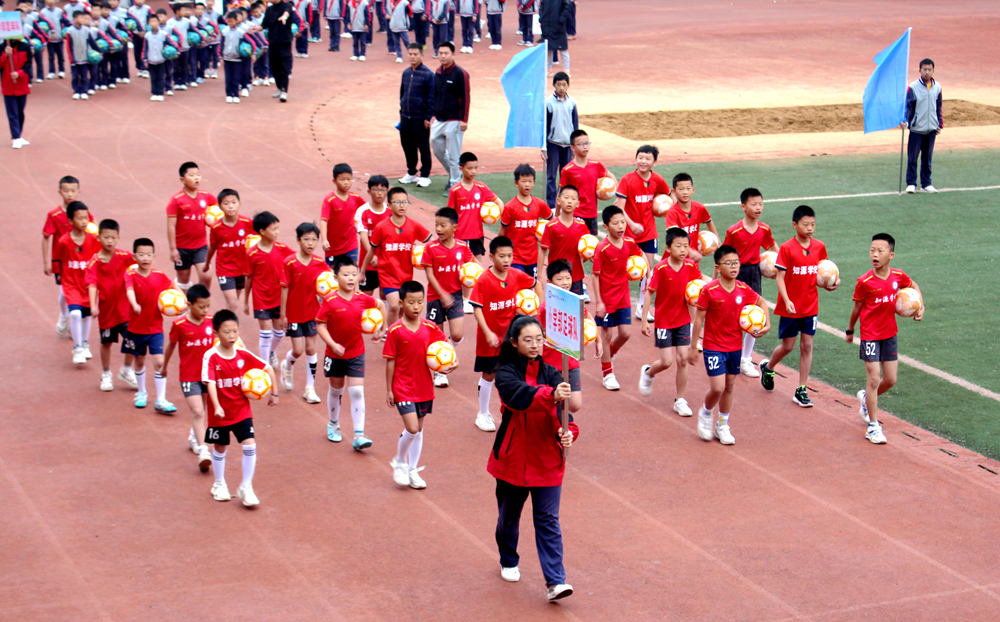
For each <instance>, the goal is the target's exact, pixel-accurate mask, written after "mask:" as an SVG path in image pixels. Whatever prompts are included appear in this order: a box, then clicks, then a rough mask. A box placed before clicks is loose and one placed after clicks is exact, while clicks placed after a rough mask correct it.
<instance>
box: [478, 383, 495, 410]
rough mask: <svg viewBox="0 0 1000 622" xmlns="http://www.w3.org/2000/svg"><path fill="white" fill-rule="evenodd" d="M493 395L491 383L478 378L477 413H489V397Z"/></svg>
mask: <svg viewBox="0 0 1000 622" xmlns="http://www.w3.org/2000/svg"><path fill="white" fill-rule="evenodd" d="M492 394H493V383H492V382H490V381H488V380H486V379H484V378H482V377H480V378H479V412H481V413H488V412H490V396H491V395H492Z"/></svg>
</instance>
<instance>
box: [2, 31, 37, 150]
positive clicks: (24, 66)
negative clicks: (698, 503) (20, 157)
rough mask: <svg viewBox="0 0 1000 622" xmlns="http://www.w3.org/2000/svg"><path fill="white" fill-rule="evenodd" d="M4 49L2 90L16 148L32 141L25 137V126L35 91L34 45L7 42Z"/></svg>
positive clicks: (25, 42) (11, 135) (4, 42)
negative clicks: (23, 132)
mask: <svg viewBox="0 0 1000 622" xmlns="http://www.w3.org/2000/svg"><path fill="white" fill-rule="evenodd" d="M2 44H3V47H2V48H0V50H3V51H2V52H0V91H2V92H3V103H4V106H5V107H6V108H7V122H8V123H9V124H10V137H11V139H12V140H13V141H14V144H13V145H11V146H12V147H14V149H20V148H21V147H24V146H25V145H27V144H28V141H26V140H24V139H23V138H21V130H22V129H23V128H24V106H25V104H27V103H28V93H30V92H31V44H30V43H28V42H27V41H24V40H21V41H14V40H10V41H3V42H2Z"/></svg>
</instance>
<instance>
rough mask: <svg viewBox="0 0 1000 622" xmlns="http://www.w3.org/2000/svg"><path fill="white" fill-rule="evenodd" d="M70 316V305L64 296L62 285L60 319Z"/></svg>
mask: <svg viewBox="0 0 1000 622" xmlns="http://www.w3.org/2000/svg"><path fill="white" fill-rule="evenodd" d="M68 315H69V304H67V303H66V295H65V294H63V288H62V285H60V286H59V317H67V316H68Z"/></svg>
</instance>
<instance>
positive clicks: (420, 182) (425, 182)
mask: <svg viewBox="0 0 1000 622" xmlns="http://www.w3.org/2000/svg"><path fill="white" fill-rule="evenodd" d="M429 185H431V178H430V177H421V178H419V179H417V187H419V188H426V187H427V186H429Z"/></svg>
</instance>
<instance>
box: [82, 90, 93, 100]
mask: <svg viewBox="0 0 1000 622" xmlns="http://www.w3.org/2000/svg"><path fill="white" fill-rule="evenodd" d="M96 94H97V91H95V90H94V89H87V95H96ZM82 99H87V98H86V97H84V98H82Z"/></svg>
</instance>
